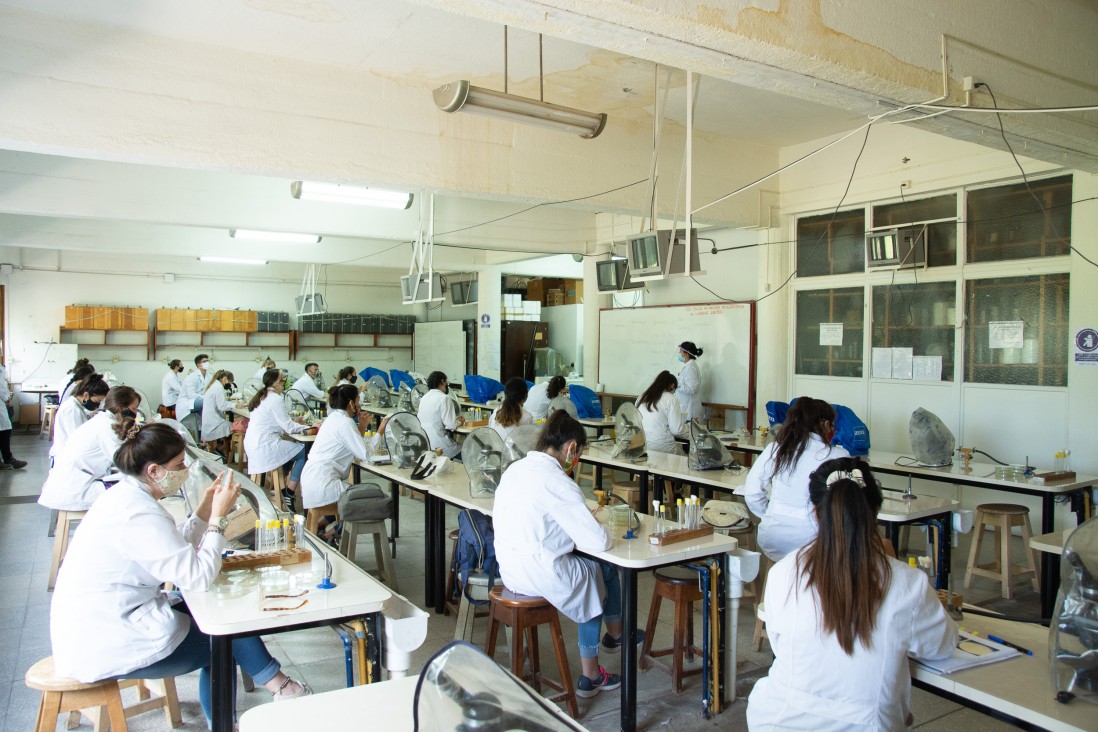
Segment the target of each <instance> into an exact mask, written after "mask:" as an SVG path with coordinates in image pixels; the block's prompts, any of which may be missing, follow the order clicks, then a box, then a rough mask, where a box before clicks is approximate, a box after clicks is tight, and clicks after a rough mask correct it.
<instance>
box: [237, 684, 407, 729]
mask: <svg viewBox="0 0 1098 732" xmlns="http://www.w3.org/2000/svg"><path fill="white" fill-rule="evenodd" d="M417 683H419V676H406V677H405V678H403V679H392V680H390V681H382V682H379V683H375V684H364V685H362V686H354V687H352V688H349V689H336V690H335V691H326V692H324V693H323V694H314V695H312V696H303V697H298V698H297V699H291V700H290V701H284V702H279V703H278V704H264V705H262V706H258V707H254V708H252V709H249V710H248V711H246V712H244V714H242V715H240V732H279V731H280V730H293V731H294V732H296V731H297V730H307V729H311V728H313V727H315V726H317V725H318V724H322V722H323V720H342V721H343V722H346V723H349V721H350V720H355V719H364V717H363V714H364V713H365V712H367V711H368V713H369V725H368V726H369V727H371V728H373V729H382V730H386V732H412V730H413V729H415V725H414V723H413V719H412V707H413V704H414V701H415V694H416V684H417ZM323 726H327V725H323ZM335 726H340V724H336V725H335Z"/></svg>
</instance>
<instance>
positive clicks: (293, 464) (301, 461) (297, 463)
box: [282, 445, 309, 481]
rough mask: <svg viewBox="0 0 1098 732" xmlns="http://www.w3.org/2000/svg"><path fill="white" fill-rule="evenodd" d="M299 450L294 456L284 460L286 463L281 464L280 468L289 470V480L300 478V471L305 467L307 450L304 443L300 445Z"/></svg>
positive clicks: (298, 479)
mask: <svg viewBox="0 0 1098 732" xmlns="http://www.w3.org/2000/svg"><path fill="white" fill-rule="evenodd" d="M300 447H301V451H300V452H298V453H297V456H296V457H292V458H290V459H289V460H287V461H286V464H285V465H283V466H282V470H283V471H286V470H289V471H290V480H297V481H300V480H301V471H302V470H304V469H305V456H306V455H307V454H308V452H309V451H308V450H307V449H306V448H305V445H301V446H300Z"/></svg>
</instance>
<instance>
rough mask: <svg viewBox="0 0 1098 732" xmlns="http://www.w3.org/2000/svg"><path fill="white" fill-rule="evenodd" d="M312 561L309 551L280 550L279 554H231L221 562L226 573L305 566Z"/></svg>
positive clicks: (311, 554)
mask: <svg viewBox="0 0 1098 732" xmlns="http://www.w3.org/2000/svg"><path fill="white" fill-rule="evenodd" d="M312 560H313V553H312V552H310V551H309V550H308V549H280V550H279V551H277V552H264V553H263V554H230V555H229V556H227V557H224V558H223V559H222V560H221V569H222V571H224V570H227V569H249V568H251V567H284V566H286V565H289V564H304V563H306V562H311V561H312Z"/></svg>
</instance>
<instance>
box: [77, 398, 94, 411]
mask: <svg viewBox="0 0 1098 732" xmlns="http://www.w3.org/2000/svg"><path fill="white" fill-rule="evenodd" d="M80 406H82V407H84V409H86V410H88V411H89V412H94V411H95V410H97V409H99V403H98V402H96V401H95V400H94V399H85V400H84V401H82V402H80Z"/></svg>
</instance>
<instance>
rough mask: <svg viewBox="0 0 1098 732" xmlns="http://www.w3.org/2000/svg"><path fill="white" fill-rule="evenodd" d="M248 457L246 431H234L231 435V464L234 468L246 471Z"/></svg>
mask: <svg viewBox="0 0 1098 732" xmlns="http://www.w3.org/2000/svg"><path fill="white" fill-rule="evenodd" d="M247 462H248V458H247V457H245V455H244V433H243V432H233V433H232V434H231V435H230V436H229V465H230V466H232V468H233V469H234V470H239V471H240V472H243V471H244V466H245V465H246V464H247Z"/></svg>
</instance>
